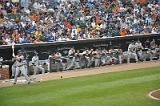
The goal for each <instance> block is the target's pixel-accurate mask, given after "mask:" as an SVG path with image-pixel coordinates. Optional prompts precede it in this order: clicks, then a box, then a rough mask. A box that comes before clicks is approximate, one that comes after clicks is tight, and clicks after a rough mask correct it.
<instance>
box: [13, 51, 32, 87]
mask: <svg viewBox="0 0 160 106" xmlns="http://www.w3.org/2000/svg"><path fill="white" fill-rule="evenodd" d="M13 57H14V60H15V62H16V64H15V66H16V72H15V77H14V81H13V84H16V82H17V77H18V74H19V72H20V71H21V73H22V74H23V75H24V77H25V78H26V80H27V81H28V84H30V79H29V77H28V76H27V74H26V69H25V67H24V65H25V64H24V56H23V55H22V51H21V50H18V55H17V56H15V55H14V53H13Z"/></svg>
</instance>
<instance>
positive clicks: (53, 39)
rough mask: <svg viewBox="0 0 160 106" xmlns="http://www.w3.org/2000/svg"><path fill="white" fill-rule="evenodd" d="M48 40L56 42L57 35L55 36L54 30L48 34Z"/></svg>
mask: <svg viewBox="0 0 160 106" xmlns="http://www.w3.org/2000/svg"><path fill="white" fill-rule="evenodd" d="M48 41H49V42H54V41H55V37H54V35H53V33H52V32H51V33H50V34H49V35H48Z"/></svg>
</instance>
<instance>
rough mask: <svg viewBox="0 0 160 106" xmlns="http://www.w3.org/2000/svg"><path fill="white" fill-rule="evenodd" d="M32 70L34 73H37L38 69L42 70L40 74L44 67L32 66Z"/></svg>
mask: <svg viewBox="0 0 160 106" xmlns="http://www.w3.org/2000/svg"><path fill="white" fill-rule="evenodd" d="M33 70H34V75H36V74H37V71H38V70H40V71H42V74H44V68H43V67H41V66H40V65H36V66H33Z"/></svg>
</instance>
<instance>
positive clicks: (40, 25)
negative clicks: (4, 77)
mask: <svg viewBox="0 0 160 106" xmlns="http://www.w3.org/2000/svg"><path fill="white" fill-rule="evenodd" d="M159 29H160V2H159V0H0V36H1V37H2V40H1V39H0V41H1V42H2V43H3V44H8V45H9V44H11V43H12V42H14V43H15V44H25V43H39V42H55V41H68V40H83V39H97V38H107V37H114V36H125V35H137V34H155V33H159V32H160V30H159Z"/></svg>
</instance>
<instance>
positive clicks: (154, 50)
mask: <svg viewBox="0 0 160 106" xmlns="http://www.w3.org/2000/svg"><path fill="white" fill-rule="evenodd" d="M156 48H157V44H156V43H155V39H153V40H152V42H151V43H150V49H151V57H150V58H151V60H152V59H153V58H154V57H155V56H156V52H157V49H156Z"/></svg>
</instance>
